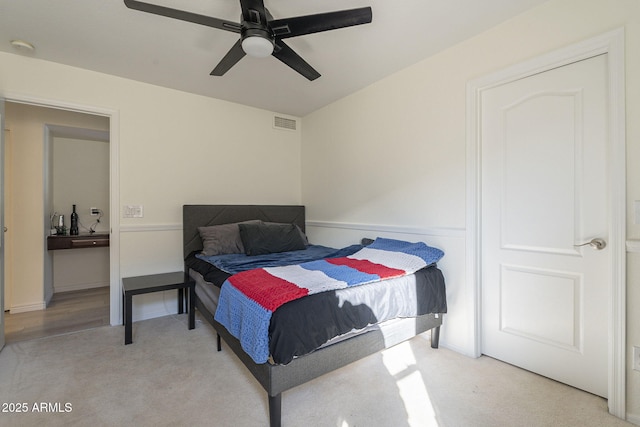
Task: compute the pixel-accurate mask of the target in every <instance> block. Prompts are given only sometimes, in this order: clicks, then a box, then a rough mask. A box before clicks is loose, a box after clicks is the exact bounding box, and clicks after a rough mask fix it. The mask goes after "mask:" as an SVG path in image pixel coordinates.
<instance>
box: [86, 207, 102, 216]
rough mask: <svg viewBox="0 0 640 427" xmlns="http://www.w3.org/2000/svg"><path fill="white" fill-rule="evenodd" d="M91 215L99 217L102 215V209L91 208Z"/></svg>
mask: <svg viewBox="0 0 640 427" xmlns="http://www.w3.org/2000/svg"><path fill="white" fill-rule="evenodd" d="M89 213H90V214H91V216H98V215H100V209H98V208H89Z"/></svg>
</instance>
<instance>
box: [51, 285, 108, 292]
mask: <svg viewBox="0 0 640 427" xmlns="http://www.w3.org/2000/svg"><path fill="white" fill-rule="evenodd" d="M108 286H109V282H95V283H77V284H69V285H62V286H60V285H58V286H54V287H53V292H54V293H56V294H57V293H60V292H71V291H81V290H84V289H95V288H103V287H108Z"/></svg>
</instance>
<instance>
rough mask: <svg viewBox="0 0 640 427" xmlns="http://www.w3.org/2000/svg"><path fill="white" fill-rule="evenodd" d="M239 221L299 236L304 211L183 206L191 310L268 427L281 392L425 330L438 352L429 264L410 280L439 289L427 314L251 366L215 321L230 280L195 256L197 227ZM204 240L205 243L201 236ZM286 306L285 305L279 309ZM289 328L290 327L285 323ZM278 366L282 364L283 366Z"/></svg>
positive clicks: (439, 312) (439, 314)
mask: <svg viewBox="0 0 640 427" xmlns="http://www.w3.org/2000/svg"><path fill="white" fill-rule="evenodd" d="M245 221H249V222H253V221H261V222H264V223H269V224H293V225H295V226H296V227H297V229H298V230H299V231H300V232H301V233H302V235H303V236H304V231H305V208H304V206H291V205H184V206H183V243H184V248H183V249H184V251H183V253H184V258H185V270H184V271H185V280H194V281H195V282H196V292H195V294H196V300H195V306H196V308H197V310H198V311H199V312H200V313H201V315H202V317H203V318H204V319H206V320H207V321H208V322H209V323H210V324H211V325H212V326H213V328H214V329H215V330H216V332H217V338H218V343H217V344H218V351H220V350H221V339H222V340H224V342H225V343H226V344H227V345H228V346H229V347H230V348H231V349H232V350H233V352H234V353H235V354H236V355H237V357H238V358H239V359H240V360H241V361H242V362H243V363H244V365H245V366H246V367H247V369H248V370H249V371H250V372H251V374H252V375H253V376H254V377H255V378H256V379H257V380H258V382H259V383H260V384H261V385H262V387H263V388H264V389H265V391H266V392H267V396H268V404H269V422H270V426H271V427H278V426H280V425H281V407H282V393H283V392H284V391H287V390H289V389H291V388H293V387H296V386H298V385H301V384H304V383H306V382H308V381H310V380H312V379H314V378H317V377H319V376H321V375H323V374H325V373H328V372H331V371H333V370H335V369H338V368H340V367H343V366H346V365H348V364H350V363H352V362H354V361H356V360H359V359H361V358H364V357H366V356H369V355H371V354H374V353H376V352H379V351H380V350H383V349H385V348H389V347H392V346H394V345H396V344H398V343H400V342H403V341H406V340H408V339H410V338H412V337H414V336H416V335H418V334H420V333H423V332H426V331H429V330H431V347H433V348H437V347H438V341H439V334H440V326H441V324H442V318H443V314H444V313H445V312H446V301H445V297H444V291H443V289H444V279H443V278H442V273H441V272H440V270H438V269H437V267H436V266H435V265H432V266H430V267H428V268H425V269H422V270H420V272H417V273H416V274H415V276H416V277H421V279H420V280H421V281H424V280H428V281H429V282H430V283H431V285H430V286H432V287H436V288H439V289H440V288H441V290H439V291H438V292H439V294H438V295H437V298H433V299H434V300H437V301H435V302H429V304H428V305H429V307H428V308H426V309H425V308H424V307H423V308H422V309H421V310H422V311H425V310H426V311H428V313H427V314H420V315H416V316H413V317H408V318H396V319H391V320H388V321H384V322H382V323H377V324H374V325H369V326H367V327H364V328H361V329H357V330H352V331H350V332H349V333H345V334H340V335H339V336H337V337H335V338H331V339H330V340H328V342H327V343H325V344H323V345H320V346H318V348H316V349H314V350H313V351H311V352H308V353H305V354H300V355H295V356H293V357H287V356H284V359H282V357H281V358H280V359H281V360H276V358H275V357H273V356H270V358H269V360H267V361H266V362H264V363H258V362H256V361H255V360H254V357H255V356H253V355H249V354H248V353H247V352H246V351H245V350H244V349H243V347H242V346H243V345H244V342H243V343H241V342H240V340H239V339H238V338H236V337H234V336H233V335H232V334H231V333H230V332H229V331H228V330H227V328H226V327H225V326H223V325H222V324H221V323H220V322H218V321H217V320H216V315H215V312H216V308H217V304H218V303H219V298H220V293H221V292H220V288H219V286H220V284H221V283H222V282H224V281H225V280H226V279H228V278H229V277H230V276H231V275H230V274H229V273H228V272H225V271H221V270H220V269H218V268H216V267H214V266H212V265H211V264H209V263H208V262H205V261H204V260H203V259H201V258H202V256H200V257H198V256H197V255H198V254H200V253H202V251H203V239H202V237H201V233H200V231H199V227H212V226H219V225H224V224H237V223H242V222H245ZM236 226H237V225H236ZM243 227H244V226H243ZM249 227H250V226H246V227H244V228H243V230H245V229H249ZM214 228H215V227H214ZM201 230H202V229H201ZM205 240H207V239H206V236H205ZM357 249H358V248H357V247H356V248H349V250H357ZM423 272H426V273H424V278H422V277H423V276H422V274H423ZM416 280H417V279H416ZM412 286H413V288H417V287H418V286H417V285H415V282H414V284H413V285H412ZM336 292H343V291H342V290H339V291H336ZM317 295H318V294H316V295H310V296H308V297H304V298H301V299H300V300H297V301H301V300H304V301H307V300H311V297H317ZM320 298H321V297H320ZM297 301H296V302H295V303H296V304H297V303H298V302H297ZM290 304H292V303H290ZM290 304H285V306H289V305H290ZM307 304H308V303H307ZM285 306H283V307H285ZM281 308H282V307H281ZM279 312H280V309H278V310H276V311H274V318H272V319H271V321H272V322H275V314H276V313H279ZM282 312H286V310H284V309H282ZM283 316H284V315H283ZM281 317H282V316H281ZM282 318H283V319H285V320H283V321H284V322H285V323H286V322H287V320H286V319H287V317H282ZM289 323H293V322H291V321H290V320H289ZM306 335H313V334H306ZM319 339H320V340H321V341H322V340H324V338H319ZM307 345H311V344H307ZM305 351H306V350H305ZM275 353H276V352H275V351H274V354H275ZM283 361H284V362H286V363H283Z"/></svg>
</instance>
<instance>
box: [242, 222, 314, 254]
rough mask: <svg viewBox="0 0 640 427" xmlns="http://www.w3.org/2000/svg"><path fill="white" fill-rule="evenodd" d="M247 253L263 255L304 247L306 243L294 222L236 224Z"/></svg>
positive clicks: (297, 249)
mask: <svg viewBox="0 0 640 427" xmlns="http://www.w3.org/2000/svg"><path fill="white" fill-rule="evenodd" d="M238 228H239V229H240V239H241V240H242V245H243V246H244V253H245V254H247V255H264V254H272V253H279V252H288V251H299V250H302V249H306V247H307V244H306V242H305V241H304V239H303V238H302V235H301V234H300V230H299V229H298V227H296V226H295V225H294V224H273V223H270V224H267V223H261V224H238Z"/></svg>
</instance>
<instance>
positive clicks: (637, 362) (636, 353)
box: [633, 345, 640, 371]
mask: <svg viewBox="0 0 640 427" xmlns="http://www.w3.org/2000/svg"><path fill="white" fill-rule="evenodd" d="M633 370H634V371H640V347H638V346H635V345H634V346H633Z"/></svg>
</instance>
